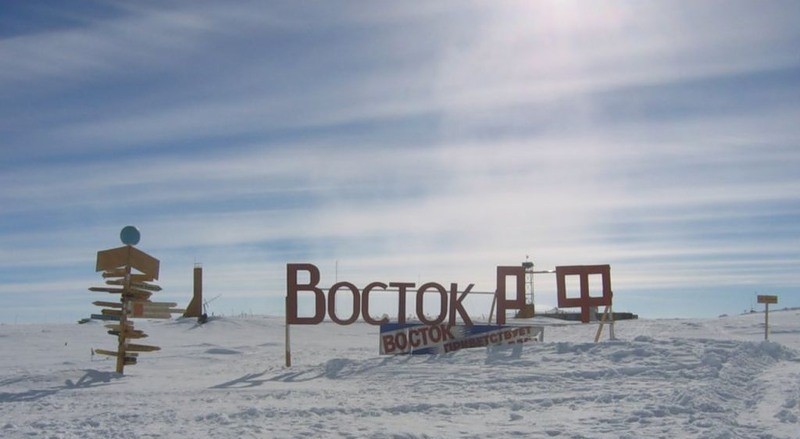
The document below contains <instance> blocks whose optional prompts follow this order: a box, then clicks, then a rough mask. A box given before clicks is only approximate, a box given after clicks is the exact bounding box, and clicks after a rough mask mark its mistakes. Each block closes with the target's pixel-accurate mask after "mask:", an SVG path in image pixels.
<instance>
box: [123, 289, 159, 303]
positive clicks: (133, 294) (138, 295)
mask: <svg viewBox="0 0 800 439" xmlns="http://www.w3.org/2000/svg"><path fill="white" fill-rule="evenodd" d="M152 295H153V293H151V292H149V291H129V292H127V293H125V294H123V295H122V297H124V298H125V299H128V300H135V301H137V302H144V301H145V300H147V299H149V298H150V296H152Z"/></svg>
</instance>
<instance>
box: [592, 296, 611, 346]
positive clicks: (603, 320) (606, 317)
mask: <svg viewBox="0 0 800 439" xmlns="http://www.w3.org/2000/svg"><path fill="white" fill-rule="evenodd" d="M603 325H611V327H610V328H608V336H609V337H608V339H609V340H616V336H615V335H614V313H613V311H612V310H611V305H608V306H606V309H605V310H604V311H603V315H602V316H601V317H600V323H599V325H598V326H597V333H596V334H595V336H594V342H595V343H597V342H598V341H600V335H601V334H602V333H603Z"/></svg>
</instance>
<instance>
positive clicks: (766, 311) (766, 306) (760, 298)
mask: <svg viewBox="0 0 800 439" xmlns="http://www.w3.org/2000/svg"><path fill="white" fill-rule="evenodd" d="M758 303H763V304H764V340H769V304H770V303H778V296H762V295H759V296H758Z"/></svg>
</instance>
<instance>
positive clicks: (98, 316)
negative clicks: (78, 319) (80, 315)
mask: <svg viewBox="0 0 800 439" xmlns="http://www.w3.org/2000/svg"><path fill="white" fill-rule="evenodd" d="M90 317H91V318H92V319H94V320H111V321H117V322H118V321H119V319H120V316H111V315H106V314H92V315H91V316H90Z"/></svg>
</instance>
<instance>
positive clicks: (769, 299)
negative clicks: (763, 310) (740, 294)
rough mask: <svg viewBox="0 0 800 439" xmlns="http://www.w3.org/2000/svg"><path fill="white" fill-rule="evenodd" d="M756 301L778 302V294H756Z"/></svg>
mask: <svg viewBox="0 0 800 439" xmlns="http://www.w3.org/2000/svg"><path fill="white" fill-rule="evenodd" d="M758 303H778V296H762V295H759V296H758Z"/></svg>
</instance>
